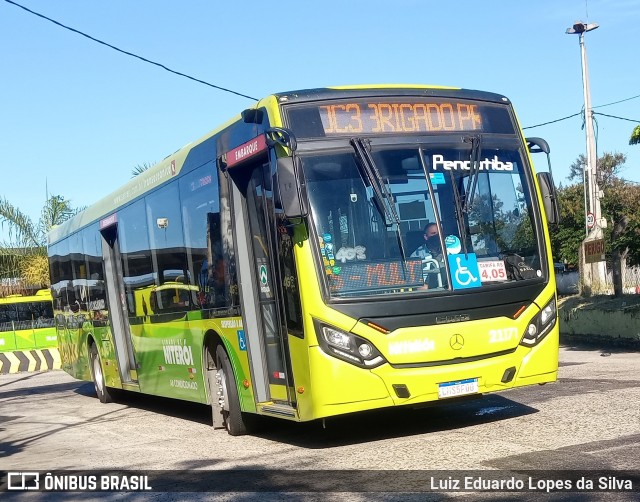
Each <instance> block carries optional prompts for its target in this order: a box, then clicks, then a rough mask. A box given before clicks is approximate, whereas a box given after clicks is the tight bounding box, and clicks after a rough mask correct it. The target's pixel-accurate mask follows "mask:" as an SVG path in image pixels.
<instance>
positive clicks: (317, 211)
mask: <svg viewBox="0 0 640 502" xmlns="http://www.w3.org/2000/svg"><path fill="white" fill-rule="evenodd" d="M370 154H371V155H370V157H369V158H370V160H371V161H372V162H370V163H371V164H373V169H371V170H370V171H369V173H367V171H366V170H365V169H363V168H362V162H363V161H362V159H361V158H360V157H358V156H357V154H356V152H355V151H354V150H353V149H345V150H341V151H332V152H330V153H321V154H320V153H315V154H313V155H307V156H304V155H303V156H301V160H302V165H303V169H304V173H305V177H306V181H307V191H308V195H309V201H310V206H311V215H312V220H313V221H312V224H313V225H314V226H315V235H317V239H318V244H319V249H320V253H321V257H322V262H323V263H322V268H323V270H324V272H325V274H324V276H325V278H326V280H327V286H328V291H329V293H330V295H331V296H332V297H337V298H339V297H354V296H370V295H381V294H403V295H407V294H417V293H421V294H424V293H425V292H427V293H438V292H444V291H451V290H460V289H470V290H471V291H472V290H474V289H477V288H482V287H489V286H490V285H491V284H496V283H505V282H511V281H521V280H527V279H535V278H537V277H540V276H542V272H541V270H540V269H541V265H540V253H539V250H538V244H537V242H538V239H537V236H536V230H535V226H534V224H533V221H534V220H533V216H532V207H531V197H530V193H529V189H528V184H527V182H526V177H525V176H524V174H523V161H522V156H521V153H520V151H518V150H516V149H513V148H501V147H493V146H492V147H491V148H489V147H487V146H483V147H482V148H481V149H480V150H479V152H478V155H476V162H470V145H468V144H464V143H462V142H461V143H460V144H459V145H456V146H451V145H447V146H440V147H438V146H434V145H433V144H429V145H424V146H423V147H421V148H417V147H413V148H397V147H395V148H373V149H371V152H370ZM371 172H373V173H375V174H376V176H373V175H371V174H370V173H371ZM378 174H379V176H378ZM470 174H471V176H470ZM427 175H428V176H427ZM474 177H475V179H474ZM371 178H374V179H371ZM376 183H377V185H376ZM380 184H383V185H384V187H385V188H386V189H383V190H380V189H378V190H375V189H374V187H376V186H378V188H379V187H380ZM381 199H382V200H381ZM384 199H391V200H384ZM390 207H395V215H394V214H393V213H394V211H393V210H389V209H388V208H390ZM385 208H387V209H385ZM312 234H313V232H312Z"/></svg>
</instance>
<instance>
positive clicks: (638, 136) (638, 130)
mask: <svg viewBox="0 0 640 502" xmlns="http://www.w3.org/2000/svg"><path fill="white" fill-rule="evenodd" d="M629 144H630V145H637V144H640V125H639V126H636V127H635V129H634V130H633V132H632V133H631V137H630V138H629Z"/></svg>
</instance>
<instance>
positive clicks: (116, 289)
mask: <svg viewBox="0 0 640 502" xmlns="http://www.w3.org/2000/svg"><path fill="white" fill-rule="evenodd" d="M109 218H111V217H108V218H106V219H105V220H108V219H109ZM114 219H115V218H114ZM100 227H101V231H100V233H101V234H102V237H103V239H102V257H103V259H104V267H105V286H106V290H107V298H108V301H109V318H110V320H111V330H112V337H113V343H114V345H115V352H116V357H117V358H118V367H119V369H120V377H121V378H122V381H123V382H125V383H127V382H128V383H132V382H136V381H137V380H138V375H137V370H136V360H135V354H134V351H133V344H132V341H131V334H130V328H129V319H128V317H127V315H126V313H127V301H126V298H125V292H124V285H123V284H122V279H121V277H122V264H121V261H120V245H119V243H118V225H117V224H116V223H114V224H111V225H110V226H105V224H103V222H100Z"/></svg>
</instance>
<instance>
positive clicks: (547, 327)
mask: <svg viewBox="0 0 640 502" xmlns="http://www.w3.org/2000/svg"><path fill="white" fill-rule="evenodd" d="M557 319H558V312H557V309H556V299H555V298H553V299H551V301H550V302H549V303H547V304H546V305H545V306H544V307H543V308H542V310H541V311H540V312H538V313H537V314H536V315H535V316H534V317H533V318H532V319H531V321H530V322H529V325H528V326H527V328H526V329H525V332H524V336H523V337H522V340H520V345H526V346H529V347H531V346H533V345H536V344H537V343H538V342H540V340H542V339H543V338H544V337H545V336H547V334H548V333H549V332H550V331H551V329H552V328H553V327H554V326H555V324H556V320H557Z"/></svg>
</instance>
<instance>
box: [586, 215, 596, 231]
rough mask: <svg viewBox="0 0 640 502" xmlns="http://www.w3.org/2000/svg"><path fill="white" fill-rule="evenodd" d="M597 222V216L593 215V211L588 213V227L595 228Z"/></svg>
mask: <svg viewBox="0 0 640 502" xmlns="http://www.w3.org/2000/svg"><path fill="white" fill-rule="evenodd" d="M595 224H596V217H595V216H594V215H593V213H587V227H588V228H593V226H594V225H595Z"/></svg>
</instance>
